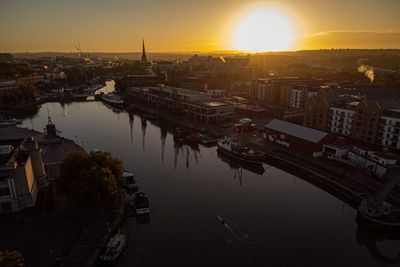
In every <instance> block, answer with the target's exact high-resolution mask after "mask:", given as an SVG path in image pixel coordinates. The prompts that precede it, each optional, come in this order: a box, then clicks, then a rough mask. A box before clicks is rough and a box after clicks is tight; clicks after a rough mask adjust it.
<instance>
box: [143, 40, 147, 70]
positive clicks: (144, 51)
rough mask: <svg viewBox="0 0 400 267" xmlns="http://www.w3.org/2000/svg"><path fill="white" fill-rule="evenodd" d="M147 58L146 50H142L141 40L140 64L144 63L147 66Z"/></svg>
mask: <svg viewBox="0 0 400 267" xmlns="http://www.w3.org/2000/svg"><path fill="white" fill-rule="evenodd" d="M147 62H148V61H147V56H146V49H145V48H144V40H143V44H142V63H146V64H147Z"/></svg>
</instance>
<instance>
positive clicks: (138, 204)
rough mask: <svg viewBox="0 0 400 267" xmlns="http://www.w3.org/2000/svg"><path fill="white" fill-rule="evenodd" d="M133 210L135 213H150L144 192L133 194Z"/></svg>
mask: <svg viewBox="0 0 400 267" xmlns="http://www.w3.org/2000/svg"><path fill="white" fill-rule="evenodd" d="M135 210H136V214H137V215H142V214H147V213H150V204H149V199H148V198H147V197H146V195H145V193H142V192H141V193H136V194H135Z"/></svg>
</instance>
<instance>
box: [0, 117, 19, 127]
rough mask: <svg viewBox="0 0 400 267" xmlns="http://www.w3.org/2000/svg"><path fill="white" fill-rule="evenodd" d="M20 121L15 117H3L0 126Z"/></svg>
mask: <svg viewBox="0 0 400 267" xmlns="http://www.w3.org/2000/svg"><path fill="white" fill-rule="evenodd" d="M21 123H22V121H21V120H19V119H16V118H12V119H4V120H0V126H10V125H16V124H21Z"/></svg>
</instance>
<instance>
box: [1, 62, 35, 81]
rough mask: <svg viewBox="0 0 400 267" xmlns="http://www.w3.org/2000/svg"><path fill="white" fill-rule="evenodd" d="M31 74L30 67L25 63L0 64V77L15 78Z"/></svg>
mask: <svg viewBox="0 0 400 267" xmlns="http://www.w3.org/2000/svg"><path fill="white" fill-rule="evenodd" d="M32 73H33V69H32V67H31V66H30V65H29V64H27V63H14V62H0V77H4V78H15V77H17V76H26V75H30V74H32Z"/></svg>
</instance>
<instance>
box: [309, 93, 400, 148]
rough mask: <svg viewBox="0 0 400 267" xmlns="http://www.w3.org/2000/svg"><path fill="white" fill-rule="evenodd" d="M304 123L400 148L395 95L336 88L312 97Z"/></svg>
mask: <svg viewBox="0 0 400 267" xmlns="http://www.w3.org/2000/svg"><path fill="white" fill-rule="evenodd" d="M303 124H304V126H307V127H312V128H315V129H320V130H324V131H329V132H331V133H335V134H338V135H342V136H345V137H348V138H351V139H354V140H358V141H362V142H364V143H368V144H375V145H379V146H383V147H385V148H388V149H394V150H397V149H400V101H399V100H395V99H394V98H392V97H387V98H378V99H370V100H366V99H365V98H364V97H358V98H354V97H349V96H337V95H335V94H334V93H333V92H328V93H326V94H322V95H319V96H317V97H311V98H310V100H309V101H308V102H307V106H306V108H305V113H304V121H303Z"/></svg>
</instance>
